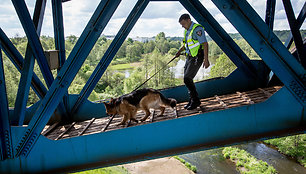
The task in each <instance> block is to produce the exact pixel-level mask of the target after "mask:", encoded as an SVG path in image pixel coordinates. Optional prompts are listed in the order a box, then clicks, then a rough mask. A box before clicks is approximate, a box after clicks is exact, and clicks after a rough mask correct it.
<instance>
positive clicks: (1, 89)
mask: <svg viewBox="0 0 306 174" xmlns="http://www.w3.org/2000/svg"><path fill="white" fill-rule="evenodd" d="M1 50H2V46H1V42H0V161H1V160H5V159H7V158H12V155H13V151H12V138H11V127H10V121H9V108H8V101H7V95H6V94H7V93H6V87H5V77H4V68H3V59H2V51H1Z"/></svg>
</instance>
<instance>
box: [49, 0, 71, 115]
mask: <svg viewBox="0 0 306 174" xmlns="http://www.w3.org/2000/svg"><path fill="white" fill-rule="evenodd" d="M51 2H52V11H53V27H54V38H55V39H54V40H55V49H56V50H59V55H58V56H59V69H58V72H59V70H60V69H61V67H62V66H63V65H64V63H65V61H66V53H65V52H66V50H65V36H64V21H63V10H62V2H61V0H52V1H51ZM67 96H68V91H67V92H66V94H65V96H64V97H63V101H62V102H61V103H60V105H59V111H60V114H61V116H62V117H66V118H67V117H68V115H69V113H67V106H68V99H67Z"/></svg>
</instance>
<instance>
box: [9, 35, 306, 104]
mask: <svg viewBox="0 0 306 174" xmlns="http://www.w3.org/2000/svg"><path fill="white" fill-rule="evenodd" d="M305 33H306V32H305V30H304V31H303V36H305ZM276 34H277V35H280V36H281V37H286V36H287V35H288V34H289V32H288V31H279V32H278V31H277V32H276ZM230 35H231V36H232V37H233V38H234V41H235V42H236V43H237V44H238V45H239V46H240V48H241V49H242V50H243V51H244V52H245V54H246V55H247V56H249V57H250V58H251V59H259V56H258V55H257V54H256V53H255V51H254V50H253V49H252V48H251V47H250V46H249V45H248V43H247V42H246V41H245V40H244V39H242V38H240V37H239V34H230ZM208 37H209V36H208ZM40 39H41V44H42V46H43V48H44V50H53V49H55V46H54V45H55V44H54V39H53V38H52V37H48V36H41V38H40ZM180 39H182V38H181V37H166V36H165V34H164V33H163V32H161V33H159V34H158V35H156V36H155V37H154V40H149V41H145V42H140V41H135V40H133V39H131V38H128V39H127V40H126V41H124V43H123V44H122V46H121V47H120V49H119V50H118V52H117V54H116V55H115V57H114V59H113V61H112V62H111V65H110V66H109V67H108V68H107V70H106V72H105V73H104V75H103V76H102V78H101V79H100V80H99V82H98V84H97V86H96V87H95V89H94V91H93V92H92V94H91V95H90V97H89V100H91V101H94V100H100V99H105V98H109V97H117V96H120V95H122V94H125V93H128V92H131V91H132V90H133V89H135V87H136V86H138V85H139V84H141V83H142V82H143V81H145V79H147V78H148V77H149V76H150V75H152V74H153V73H155V72H156V71H158V70H159V69H160V68H161V67H163V66H165V65H166V63H167V62H168V61H169V60H170V59H171V58H172V57H173V56H174V55H175V53H176V52H177V50H178V49H179V48H180V47H181V45H182V42H181V40H180ZM77 40H78V37H76V36H73V35H71V36H67V37H66V40H65V47H66V56H67V55H69V53H70V52H71V50H72V48H73V46H74V45H75V44H76V42H77ZM11 41H12V43H13V44H14V45H15V46H16V48H17V49H18V50H19V52H20V53H21V54H22V55H23V56H24V55H25V51H26V46H27V38H26V37H17V36H16V37H14V38H11ZM111 42H112V40H110V39H106V37H104V36H102V37H100V38H99V39H98V41H97V43H96V44H95V46H94V47H93V49H92V51H91V52H90V54H89V56H88V57H87V59H86V61H85V62H84V64H83V66H82V67H81V69H80V71H79V72H78V74H77V76H76V77H75V79H74V81H73V82H72V85H70V87H69V93H71V94H78V93H80V91H81V90H82V88H83V86H84V85H85V83H86V82H87V80H88V79H89V77H90V75H91V74H92V72H93V71H94V69H95V67H96V66H97V64H98V62H99V61H100V60H101V58H102V57H103V55H104V53H105V52H106V50H107V49H108V47H109V45H110V44H111ZM3 55H4V70H5V76H6V85H7V91H10V92H9V93H8V101H9V106H10V107H13V106H14V102H15V99H16V94H17V90H18V83H19V79H20V73H18V72H17V69H16V68H15V67H14V65H13V64H12V63H11V62H10V60H9V59H8V58H7V57H6V55H5V54H4V53H3ZM180 59H184V56H181V57H180ZM178 60H179V59H176V60H175V61H173V62H172V63H171V64H170V65H168V68H167V69H165V70H164V71H161V72H160V73H159V74H158V75H157V76H156V77H154V78H153V79H152V80H150V81H149V82H148V83H147V84H146V87H152V88H157V89H160V88H166V87H171V86H176V85H180V84H183V80H182V79H179V78H178V79H177V78H175V71H174V70H173V67H174V66H176V64H177V62H178ZM209 60H210V62H211V65H212V68H211V72H210V76H209V77H219V76H227V75H228V74H230V73H231V72H232V71H233V70H234V69H235V68H236V67H235V65H234V64H233V63H232V62H231V61H230V60H229V59H228V57H227V56H226V55H225V54H224V53H223V51H222V50H221V49H220V48H219V47H218V46H217V44H216V43H215V42H214V41H212V40H210V41H209ZM127 70H128V71H129V77H126V73H125V72H126V71H127ZM34 72H35V73H36V74H37V75H38V76H39V77H40V79H42V81H43V78H42V75H41V73H40V70H39V67H38V65H37V64H35V67H34ZM53 74H54V76H56V74H57V71H56V70H53ZM209 77H207V78H209ZM36 101H38V97H37V96H36V95H35V93H34V92H33V91H32V90H31V91H30V94H29V100H28V105H31V104H33V103H35V102H36Z"/></svg>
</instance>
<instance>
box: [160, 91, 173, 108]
mask: <svg viewBox="0 0 306 174" xmlns="http://www.w3.org/2000/svg"><path fill="white" fill-rule="evenodd" d="M159 95H160V98H161V100H162V102H163V103H164V104H165V105H168V106H171V107H172V108H173V107H175V106H176V103H177V102H176V100H175V99H174V98H166V97H165V96H164V95H163V94H161V93H159Z"/></svg>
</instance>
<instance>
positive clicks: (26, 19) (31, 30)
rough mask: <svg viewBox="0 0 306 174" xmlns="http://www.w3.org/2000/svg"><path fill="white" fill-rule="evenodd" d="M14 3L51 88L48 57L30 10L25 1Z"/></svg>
mask: <svg viewBox="0 0 306 174" xmlns="http://www.w3.org/2000/svg"><path fill="white" fill-rule="evenodd" d="M12 2H13V5H14V7H15V9H16V12H17V15H18V17H19V19H20V22H21V24H22V26H23V29H24V31H25V33H26V35H27V38H28V42H29V44H30V45H31V48H32V52H33V54H34V57H35V58H36V60H37V62H38V65H39V67H40V70H41V72H42V74H43V76H44V79H45V81H46V84H47V86H48V87H50V86H51V84H52V82H53V80H54V78H53V75H52V73H51V70H50V68H49V65H48V62H47V59H46V56H45V55H44V51H43V48H42V46H41V43H40V41H39V37H38V35H37V33H36V30H35V26H34V24H33V21H32V20H31V17H30V14H29V11H28V8H27V6H26V4H25V2H24V0H12Z"/></svg>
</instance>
